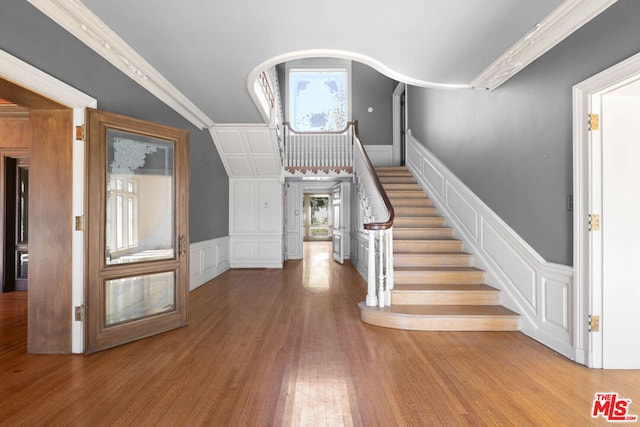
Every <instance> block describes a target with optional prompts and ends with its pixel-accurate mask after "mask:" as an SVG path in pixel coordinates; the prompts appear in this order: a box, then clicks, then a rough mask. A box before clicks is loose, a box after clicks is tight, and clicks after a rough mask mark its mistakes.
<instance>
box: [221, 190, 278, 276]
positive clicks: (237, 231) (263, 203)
mask: <svg viewBox="0 0 640 427" xmlns="http://www.w3.org/2000/svg"><path fill="white" fill-rule="evenodd" d="M282 191H283V183H282V182H280V180H279V179H266V178H264V179H230V180H229V237H230V242H229V260H230V261H229V262H230V266H231V268H282V258H283V253H284V252H283V250H284V247H283V192H282Z"/></svg>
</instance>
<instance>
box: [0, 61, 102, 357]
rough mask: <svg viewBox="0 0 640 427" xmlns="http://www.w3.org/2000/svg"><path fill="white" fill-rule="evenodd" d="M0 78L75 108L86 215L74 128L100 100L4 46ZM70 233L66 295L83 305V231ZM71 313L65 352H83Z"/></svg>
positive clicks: (77, 208) (75, 171)
mask: <svg viewBox="0 0 640 427" xmlns="http://www.w3.org/2000/svg"><path fill="white" fill-rule="evenodd" d="M0 78H2V79H6V80H8V81H11V82H13V83H15V84H16V85H18V86H20V87H22V88H24V89H26V90H28V91H30V92H33V93H35V94H38V95H41V96H42V97H45V98H48V99H50V100H52V101H54V102H56V103H58V104H61V105H64V106H66V107H68V108H71V109H73V120H72V123H71V129H69V138H70V139H71V140H72V144H73V148H72V164H73V167H72V175H73V177H72V182H73V186H72V187H73V188H72V213H73V216H74V217H82V215H84V142H83V141H81V140H76V139H75V138H74V137H73V135H75V132H74V130H75V128H76V127H77V126H80V127H81V126H83V125H84V116H85V109H86V108H97V106H98V102H97V100H96V99H95V98H92V97H90V96H88V95H86V94H85V93H83V92H81V91H79V90H77V89H75V88H73V87H71V86H69V85H68V84H66V83H64V82H62V81H60V80H58V79H56V78H55V77H52V76H50V75H48V74H46V73H44V72H43V71H40V70H39V69H37V68H35V67H33V66H31V65H30V64H28V63H26V62H24V61H22V60H20V59H18V58H16V57H14V56H13V55H10V54H9V53H7V52H5V51H3V50H1V49H0ZM70 220H71V218H70ZM70 237H71V240H72V243H71V248H72V250H71V253H72V261H71V263H72V271H71V277H72V280H71V284H70V289H69V290H68V291H69V292H68V293H67V294H65V295H70V297H71V301H69V302H70V304H67V305H70V306H71V307H81V306H82V305H83V304H84V258H85V252H84V232H83V231H82V230H75V231H73V233H72V236H70ZM65 297H66V296H65ZM30 304H31V302H30ZM65 307H66V305H65V306H64V307H62V308H63V309H64V308H65ZM34 309H36V310H37V307H34ZM72 314H73V313H68V314H67V315H68V317H69V319H70V321H71V325H70V327H71V336H72V342H71V348H70V349H68V350H67V351H66V352H72V353H83V352H84V322H83V321H82V320H81V319H78V320H75V319H74V317H73V316H72ZM29 320H31V319H29Z"/></svg>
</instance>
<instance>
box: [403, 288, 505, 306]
mask: <svg viewBox="0 0 640 427" xmlns="http://www.w3.org/2000/svg"><path fill="white" fill-rule="evenodd" d="M391 304H394V305H496V304H500V293H499V292H495V291H477V292H471V291H460V292H454V291H392V292H391Z"/></svg>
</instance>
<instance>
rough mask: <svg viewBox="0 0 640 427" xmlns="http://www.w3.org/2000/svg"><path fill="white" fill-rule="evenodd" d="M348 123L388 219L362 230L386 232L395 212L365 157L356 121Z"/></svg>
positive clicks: (367, 157) (365, 225)
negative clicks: (352, 127) (350, 125)
mask: <svg viewBox="0 0 640 427" xmlns="http://www.w3.org/2000/svg"><path fill="white" fill-rule="evenodd" d="M349 123H353V126H354V131H355V141H356V142H354V144H355V145H356V147H357V148H358V150H360V153H361V154H362V157H363V158H364V160H365V166H366V167H367V171H368V173H369V174H371V175H372V177H373V183H374V184H375V186H376V190H378V192H379V193H380V196H381V197H382V201H383V202H384V205H385V207H386V208H387V212H389V219H388V220H387V221H385V222H370V223H368V224H364V229H365V230H388V229H389V228H391V227H392V226H393V221H394V219H395V211H394V210H393V206H392V205H391V201H390V200H389V197H388V196H387V192H386V191H384V188H383V187H382V183H381V182H380V179H378V174H377V173H376V171H375V169H374V168H373V165H372V164H371V160H369V156H368V155H367V152H366V151H365V150H364V147H363V146H362V142H361V141H360V133H359V132H358V121H357V120H354V121H353V122H349Z"/></svg>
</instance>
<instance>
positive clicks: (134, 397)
mask: <svg viewBox="0 0 640 427" xmlns="http://www.w3.org/2000/svg"><path fill="white" fill-rule="evenodd" d="M8 295H10V294H0V307H4V306H5V305H7V304H10V303H8V302H7V301H8V297H7V296H8ZM364 296H365V288H364V282H363V280H362V279H361V278H360V277H359V275H358V274H357V272H356V271H355V270H354V269H353V268H352V267H351V266H350V265H349V264H348V263H347V264H345V265H344V266H341V265H339V264H337V263H335V262H333V261H332V260H331V255H330V244H327V243H310V244H305V260H304V261H290V262H287V263H286V265H285V268H284V269H283V270H267V269H256V270H231V271H228V272H226V273H224V274H222V275H221V276H219V277H218V278H216V279H214V280H212V281H211V282H210V283H208V284H206V285H203V286H202V287H200V288H198V289H197V290H195V291H194V292H192V293H191V295H190V300H189V312H190V324H189V326H186V327H184V328H180V329H177V330H174V331H171V332H168V333H165V334H162V335H159V336H155V337H151V338H147V339H145V340H141V341H138V342H135V343H132V344H128V345H124V346H121V347H118V348H114V349H111V350H107V351H104V352H101V353H96V354H93V355H90V356H80V355H73V356H45V355H28V354H26V348H25V345H24V339H22V341H21V340H20V339H17V340H15V342H16V344H14V345H11V344H8V342H9V341H12V340H14V339H15V335H14V336H11V337H9V338H6V337H5V336H4V334H5V333H6V334H12V333H13V332H11V331H13V330H14V328H12V327H6V325H5V322H7V321H8V320H7V319H11V318H14V317H16V316H14V315H12V314H10V312H12V310H7V309H5V308H0V316H1V317H0V322H1V323H0V324H2V326H1V328H2V329H0V331H1V332H2V334H3V336H2V337H1V338H0V339H1V341H0V349H1V351H0V399H1V400H0V425H2V426H5V425H7V426H115V425H117V426H130V425H131V426H134V425H135V426H187V425H188V426H201V425H202V426H332V427H333V426H343V425H344V426H438V425H445V426H449V425H450V426H461V425H474V426H477V425H508V426H512V425H518V426H526V425H532V426H543V425H570V426H574V425H575V426H584V425H604V424H605V423H604V420H603V419H602V418H600V419H592V418H591V405H592V401H593V398H594V393H596V392H602V391H615V392H618V393H619V394H620V396H621V397H624V398H627V399H632V404H631V406H630V413H632V414H640V371H602V370H590V369H587V368H585V367H583V366H580V365H577V364H575V363H573V362H571V361H570V360H568V359H566V358H564V357H563V356H560V355H558V354H556V353H554V352H553V351H551V350H549V349H547V348H546V347H544V346H543V345H541V344H539V343H537V342H535V341H533V340H531V339H530V338H528V337H526V336H525V335H523V334H521V333H519V332H415V331H402V330H394V329H386V328H380V327H376V326H371V325H368V324H365V323H363V322H361V321H360V320H359V310H358V302H359V301H362V300H363V299H364ZM17 311H18V312H19V311H20V310H17ZM13 312H16V310H13ZM7 313H9V314H7ZM17 317H19V316H17ZM17 317H16V318H17ZM13 321H14V322H17V323H16V328H21V327H24V326H21V325H22V324H21V323H20V321H17V320H16V319H14V320H13ZM23 321H24V318H23ZM7 331H9V332H7Z"/></svg>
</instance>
